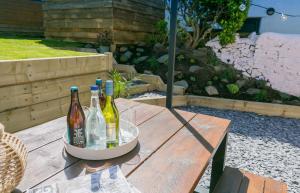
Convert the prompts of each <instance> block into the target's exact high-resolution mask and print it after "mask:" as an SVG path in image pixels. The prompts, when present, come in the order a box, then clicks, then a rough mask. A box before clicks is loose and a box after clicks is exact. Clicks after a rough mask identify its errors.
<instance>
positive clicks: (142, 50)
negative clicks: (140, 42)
mask: <svg viewBox="0 0 300 193" xmlns="http://www.w3.org/2000/svg"><path fill="white" fill-rule="evenodd" d="M136 51H137V52H145V50H144V48H137V49H136Z"/></svg>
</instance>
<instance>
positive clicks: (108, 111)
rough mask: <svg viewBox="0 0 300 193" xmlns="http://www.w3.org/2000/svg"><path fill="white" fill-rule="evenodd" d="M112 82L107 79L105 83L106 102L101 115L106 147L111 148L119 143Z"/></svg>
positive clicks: (117, 117)
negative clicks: (104, 124) (102, 116)
mask: <svg viewBox="0 0 300 193" xmlns="http://www.w3.org/2000/svg"><path fill="white" fill-rule="evenodd" d="M113 84H114V83H113V81H112V80H107V81H106V85H105V96H106V102H105V108H104V110H103V115H104V119H105V122H106V145H107V148H113V147H116V146H118V145H119V114H118V112H117V108H115V104H114V98H113V91H114V88H113V87H114V86H113Z"/></svg>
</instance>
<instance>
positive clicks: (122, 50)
mask: <svg viewBox="0 0 300 193" xmlns="http://www.w3.org/2000/svg"><path fill="white" fill-rule="evenodd" d="M127 50H128V48H127V47H126V46H122V47H120V52H126V51H127Z"/></svg>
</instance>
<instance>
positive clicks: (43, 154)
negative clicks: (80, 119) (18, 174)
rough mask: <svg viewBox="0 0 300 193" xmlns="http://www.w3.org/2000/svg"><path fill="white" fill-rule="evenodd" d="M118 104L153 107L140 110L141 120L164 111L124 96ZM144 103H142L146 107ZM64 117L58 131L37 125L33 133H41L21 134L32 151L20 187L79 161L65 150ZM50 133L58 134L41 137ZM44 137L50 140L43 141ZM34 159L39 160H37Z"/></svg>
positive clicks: (136, 107)
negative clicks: (63, 136)
mask: <svg viewBox="0 0 300 193" xmlns="http://www.w3.org/2000/svg"><path fill="white" fill-rule="evenodd" d="M117 106H118V108H119V109H120V111H121V112H124V113H126V112H125V111H128V110H129V109H130V110H135V109H137V111H138V112H140V111H144V110H142V109H145V108H147V109H148V108H149V111H146V112H143V113H139V114H141V116H137V123H141V122H144V121H147V119H150V118H151V117H153V116H155V115H157V114H158V113H159V112H161V111H162V110H163V109H162V108H161V107H155V106H150V105H145V104H140V103H137V102H134V101H128V100H124V99H120V100H117ZM140 106H142V108H141V107H140ZM63 119H65V118H62V120H57V121H56V122H55V123H56V125H53V124H52V126H54V127H55V128H56V130H55V129H50V131H48V132H47V131H39V129H43V127H35V128H33V130H32V132H34V131H37V132H38V134H33V133H31V132H30V130H31V129H29V131H24V132H20V133H18V134H17V135H18V136H19V137H20V138H21V139H24V141H25V143H26V145H28V146H29V147H31V149H32V151H31V152H30V153H29V158H28V167H27V171H26V173H25V176H24V178H23V181H22V182H21V184H20V186H19V187H18V189H20V190H22V191H24V190H26V189H28V188H32V187H34V186H36V185H38V184H39V183H40V182H42V181H44V180H46V179H48V178H50V177H52V176H54V175H56V174H57V173H59V172H63V173H64V171H63V170H64V169H65V168H68V167H70V166H71V165H73V164H75V163H77V162H79V160H78V159H77V158H73V157H72V156H70V155H67V154H66V153H65V152H64V148H63V142H62V140H61V137H62V134H63V132H64V131H65V129H66V127H65V126H66V122H65V121H63ZM44 127H46V128H49V127H51V126H49V125H48V124H45V125H44ZM53 130H55V131H53ZM49 132H57V134H55V136H53V137H52V138H49V139H46V137H42V136H40V135H43V134H45V133H47V134H49ZM39 133H40V134H39ZM58 133H59V134H60V136H59V135H58ZM56 137H58V138H57V140H55V138H56ZM43 139H46V140H45V141H43ZM34 158H37V159H36V160H35V159H34ZM40 159H42V161H39V160H40ZM67 175H68V174H67Z"/></svg>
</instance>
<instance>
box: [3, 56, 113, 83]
mask: <svg viewBox="0 0 300 193" xmlns="http://www.w3.org/2000/svg"><path fill="white" fill-rule="evenodd" d="M108 62H109V56H108V55H104V54H97V55H93V56H76V57H61V58H42V59H25V60H8V61H0V76H1V79H0V87H3V86H8V85H15V84H22V83H28V82H35V81H41V80H49V79H56V78H61V77H70V76H74V75H83V74H90V73H95V72H102V71H107V70H108V69H109V68H111V67H110V66H111V65H112V64H109V63H108Z"/></svg>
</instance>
